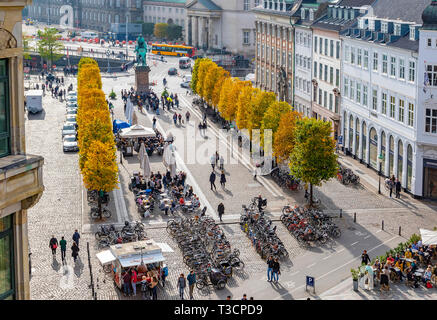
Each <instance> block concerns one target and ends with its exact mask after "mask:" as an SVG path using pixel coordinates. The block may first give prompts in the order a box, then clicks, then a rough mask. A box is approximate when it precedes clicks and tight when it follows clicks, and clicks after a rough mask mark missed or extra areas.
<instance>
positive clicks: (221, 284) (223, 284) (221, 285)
mask: <svg viewBox="0 0 437 320" xmlns="http://www.w3.org/2000/svg"><path fill="white" fill-rule="evenodd" d="M225 287H226V282H225V281H224V280H219V281H218V282H217V289H219V290H222V289H224V288H225Z"/></svg>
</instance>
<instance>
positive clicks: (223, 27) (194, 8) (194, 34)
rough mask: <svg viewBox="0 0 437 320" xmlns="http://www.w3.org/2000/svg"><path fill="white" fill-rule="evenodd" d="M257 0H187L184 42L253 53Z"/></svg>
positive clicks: (249, 54) (201, 46) (245, 53)
mask: <svg viewBox="0 0 437 320" xmlns="http://www.w3.org/2000/svg"><path fill="white" fill-rule="evenodd" d="M259 4H260V0H234V1H228V0H214V1H213V0H188V1H187V4H186V6H185V8H186V12H187V19H186V24H185V30H186V36H185V42H186V43H188V44H190V45H193V46H195V47H197V48H199V49H203V50H214V49H215V50H221V49H225V50H227V51H230V52H232V53H233V54H239V55H244V56H245V57H249V58H250V57H253V56H254V54H255V41H256V39H255V15H254V13H253V12H252V11H251V10H252V9H253V7H255V6H258V5H259Z"/></svg>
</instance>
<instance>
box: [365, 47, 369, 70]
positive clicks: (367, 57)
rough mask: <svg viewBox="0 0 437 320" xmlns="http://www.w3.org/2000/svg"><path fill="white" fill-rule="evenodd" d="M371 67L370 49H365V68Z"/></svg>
mask: <svg viewBox="0 0 437 320" xmlns="http://www.w3.org/2000/svg"><path fill="white" fill-rule="evenodd" d="M368 68H369V51H367V50H364V69H366V70H367V69H368Z"/></svg>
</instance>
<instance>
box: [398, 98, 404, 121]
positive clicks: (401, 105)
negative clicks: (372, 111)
mask: <svg viewBox="0 0 437 320" xmlns="http://www.w3.org/2000/svg"><path fill="white" fill-rule="evenodd" d="M404 112H405V101H404V100H402V99H399V114H398V120H399V121H400V122H404Z"/></svg>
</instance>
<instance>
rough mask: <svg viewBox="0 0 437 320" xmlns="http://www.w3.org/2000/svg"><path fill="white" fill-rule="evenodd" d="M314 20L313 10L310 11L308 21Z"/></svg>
mask: <svg viewBox="0 0 437 320" xmlns="http://www.w3.org/2000/svg"><path fill="white" fill-rule="evenodd" d="M313 20H314V10H313V9H310V21H313Z"/></svg>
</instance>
